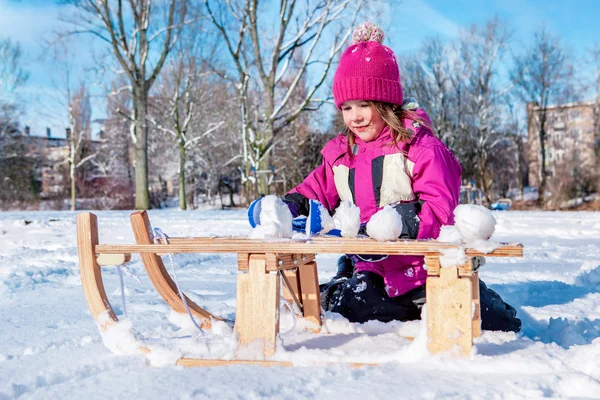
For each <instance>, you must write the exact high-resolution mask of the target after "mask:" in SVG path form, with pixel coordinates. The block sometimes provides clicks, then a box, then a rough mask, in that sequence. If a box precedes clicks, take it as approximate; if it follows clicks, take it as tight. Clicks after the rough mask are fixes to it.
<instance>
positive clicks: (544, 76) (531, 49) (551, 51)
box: [511, 27, 573, 206]
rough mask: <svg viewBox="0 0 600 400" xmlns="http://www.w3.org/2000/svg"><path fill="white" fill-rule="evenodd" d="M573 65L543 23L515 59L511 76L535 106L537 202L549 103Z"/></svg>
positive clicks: (559, 92)
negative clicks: (537, 175) (538, 174)
mask: <svg viewBox="0 0 600 400" xmlns="http://www.w3.org/2000/svg"><path fill="white" fill-rule="evenodd" d="M572 76H573V69H572V67H571V65H570V64H569V62H568V55H567V54H566V52H565V50H564V49H563V48H562V45H561V43H560V39H559V38H556V37H554V36H552V35H550V34H549V33H548V31H547V30H546V28H545V27H542V28H541V29H540V30H538V31H537V32H536V33H535V34H534V37H533V42H532V43H531V44H530V45H529V46H527V47H526V48H525V49H524V52H523V53H522V54H521V55H519V56H517V57H516V59H515V66H514V69H513V70H512V72H511V77H512V80H513V82H514V83H515V85H516V89H517V93H518V94H519V96H520V98H521V99H522V100H523V101H525V102H527V103H534V104H536V106H537V111H536V114H535V116H536V118H532V120H531V123H534V124H536V128H537V131H538V137H537V139H538V141H539V149H540V154H539V158H540V160H541V162H540V168H539V173H540V177H539V178H540V182H539V187H538V193H539V196H538V205H539V206H542V205H543V204H544V193H545V191H546V185H547V176H546V175H547V172H546V158H547V157H546V156H547V155H546V140H547V138H546V132H547V124H548V105H549V104H550V103H551V102H553V101H557V100H558V99H560V97H561V95H562V94H563V93H564V92H565V89H566V88H567V87H568V86H569V82H570V79H571V77H572Z"/></svg>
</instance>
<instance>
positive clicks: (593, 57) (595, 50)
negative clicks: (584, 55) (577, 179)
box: [589, 42, 600, 190]
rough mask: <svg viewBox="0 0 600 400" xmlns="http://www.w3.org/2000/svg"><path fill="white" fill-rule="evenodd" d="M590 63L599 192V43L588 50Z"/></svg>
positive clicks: (599, 188) (597, 187)
mask: <svg viewBox="0 0 600 400" xmlns="http://www.w3.org/2000/svg"><path fill="white" fill-rule="evenodd" d="M589 59H590V61H591V62H592V66H593V72H592V74H593V75H592V79H591V83H592V88H593V101H594V150H595V155H596V166H595V167H596V168H595V169H596V190H600V42H596V43H595V44H594V46H593V47H592V48H591V49H590V50H589Z"/></svg>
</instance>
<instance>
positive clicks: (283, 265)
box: [238, 253, 315, 271]
mask: <svg viewBox="0 0 600 400" xmlns="http://www.w3.org/2000/svg"><path fill="white" fill-rule="evenodd" d="M269 254H270V255H269ZM248 256H249V254H248V253H238V270H239V271H247V270H248ZM265 256H267V257H270V260H269V261H267V271H283V270H288V269H294V268H298V267H300V266H302V265H304V264H308V263H309V262H312V261H314V260H315V255H314V254H277V253H267V254H266V255H265ZM275 261H276V262H275Z"/></svg>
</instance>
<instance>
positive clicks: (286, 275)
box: [281, 268, 303, 313]
mask: <svg viewBox="0 0 600 400" xmlns="http://www.w3.org/2000/svg"><path fill="white" fill-rule="evenodd" d="M281 279H282V280H283V282H284V285H283V298H284V299H285V300H286V301H287V302H288V303H290V304H294V303H296V305H297V306H298V309H299V310H300V312H302V313H303V306H302V293H301V292H300V275H299V273H298V268H294V269H288V270H283V271H281Z"/></svg>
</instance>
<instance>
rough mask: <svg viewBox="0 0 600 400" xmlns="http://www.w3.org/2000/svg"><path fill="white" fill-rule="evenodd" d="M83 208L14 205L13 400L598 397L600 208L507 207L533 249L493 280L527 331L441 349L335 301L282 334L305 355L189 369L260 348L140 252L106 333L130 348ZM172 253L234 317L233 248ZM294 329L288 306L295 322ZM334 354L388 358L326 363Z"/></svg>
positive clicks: (202, 215) (10, 248)
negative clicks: (150, 273)
mask: <svg viewBox="0 0 600 400" xmlns="http://www.w3.org/2000/svg"><path fill="white" fill-rule="evenodd" d="M96 214H97V215H98V223H99V228H100V235H99V236H100V243H133V235H132V232H131V228H130V226H129V213H128V212H116V211H111V212H96ZM75 215H76V214H75V213H73V212H4V213H0V308H1V312H0V321H1V322H0V324H1V325H0V377H1V378H0V399H13V398H27V399H56V398H60V399H80V398H85V399H86V400H89V399H105V398H111V399H113V398H114V399H129V398H147V399H160V398H167V397H168V398H177V399H192V398H193V399H196V398H197V399H214V398H218V399H242V398H243V399H295V398H301V399H306V398H323V399H344V400H346V399H361V400H365V399H378V398H382V399H383V398H385V399H388V398H391V397H400V398H411V399H412V398H426V399H464V398H469V399H490V398H493V399H521V398H600V338H599V336H600V213H594V212H519V211H508V212H497V213H496V212H495V213H493V215H494V217H495V219H496V220H497V225H496V231H495V234H494V237H493V240H495V241H498V242H521V243H523V245H524V257H523V258H522V259H518V258H488V260H487V263H486V265H485V266H484V267H482V269H481V271H480V277H481V278H482V279H483V280H484V281H485V282H486V283H487V284H488V286H489V287H490V288H492V289H493V290H495V291H497V292H498V293H499V294H500V295H501V296H502V297H503V298H504V299H505V300H506V301H507V302H509V303H510V304H512V305H513V306H515V307H516V309H517V311H518V315H519V317H520V318H521V319H522V321H523V330H522V332H521V333H519V334H513V333H502V332H484V333H483V335H482V336H481V337H480V338H477V339H475V349H474V352H473V354H472V356H471V357H470V358H466V359H457V358H452V357H450V356H448V355H437V356H433V355H430V354H428V353H427V351H426V335H425V327H424V326H423V324H422V323H421V321H413V322H406V323H401V322H393V323H387V324H384V323H380V322H374V321H371V322H368V323H366V324H362V325H361V324H351V323H349V322H348V321H347V320H345V319H344V318H343V317H341V316H339V315H337V314H333V313H327V314H326V319H325V322H324V327H323V333H321V334H314V333H312V332H311V331H310V330H308V329H306V328H307V327H310V326H309V324H308V323H307V322H305V321H302V320H299V321H297V323H296V326H295V328H294V329H293V330H292V332H290V333H289V334H287V335H282V336H281V337H280V339H279V343H278V346H279V349H278V351H277V352H276V354H275V356H274V357H275V358H276V359H279V360H289V361H292V362H293V363H295V364H296V365H297V366H294V367H289V368H286V367H271V368H264V367H259V366H240V365H237V366H235V365H234V366H226V367H212V368H190V369H185V368H182V367H176V366H172V365H171V363H172V362H173V359H174V358H177V357H178V356H191V357H194V356H195V357H207V358H216V357H221V358H231V357H234V356H235V355H236V354H238V355H240V354H242V355H244V356H246V357H255V356H258V355H259V351H257V349H256V348H253V347H252V346H249V347H248V348H246V349H239V348H238V347H237V344H236V340H235V334H234V332H233V331H232V330H231V328H230V326H229V325H228V324H226V323H220V324H215V327H214V328H213V329H212V330H211V331H206V335H205V336H202V335H201V334H199V332H197V331H196V330H195V328H194V327H193V325H192V324H191V323H189V321H188V322H186V320H185V318H186V316H184V315H177V314H175V315H174V314H173V313H172V312H171V311H170V308H169V307H168V306H167V305H166V304H165V303H164V302H163V300H162V299H161V298H160V296H159V295H158V293H157V292H156V291H155V290H154V289H153V287H152V285H151V284H150V282H149V280H148V277H147V276H146V275H145V273H144V268H143V266H142V264H141V261H140V258H139V256H138V255H134V256H133V259H132V261H131V263H129V266H130V269H131V271H132V272H133V274H135V275H136V276H137V277H139V278H140V280H141V283H138V282H137V281H136V280H135V279H133V278H131V277H127V276H126V277H125V297H126V300H127V312H128V317H127V318H126V317H125V316H124V315H122V312H123V307H122V306H121V301H120V296H121V294H120V285H119V275H118V273H117V269H116V267H104V268H103V269H102V270H103V277H104V285H105V289H106V292H107V294H108V296H109V299H110V301H111V304H112V305H113V308H114V309H115V312H116V313H117V316H118V317H119V318H120V320H121V322H120V323H119V326H118V327H114V329H115V330H113V327H109V328H108V333H106V332H105V335H104V336H105V337H104V340H105V341H107V344H108V345H111V346H116V347H117V348H118V349H120V350H121V352H122V353H126V354H114V353H113V352H111V351H110V350H109V349H108V348H107V347H106V346H105V345H104V344H103V337H102V336H101V334H100V332H99V330H98V328H97V326H96V323H95V322H94V321H93V319H92V317H91V314H90V312H89V310H88V306H87V304H86V302H85V298H84V296H83V292H82V287H81V282H80V279H79V268H78V255H77V240H76V226H75ZM150 220H151V221H152V223H153V225H154V227H160V228H161V229H162V230H163V231H164V232H165V233H166V234H168V235H170V236H215V235H219V236H228V235H236V236H237V235H248V234H249V233H250V230H251V229H250V227H249V225H248V223H247V220H246V211H245V210H229V211H226V210H225V211H222V210H198V211H188V212H180V211H176V210H157V211H150ZM336 259H337V255H333V254H323V255H318V256H317V262H318V265H319V278H320V281H321V282H326V281H328V280H329V279H330V278H331V276H333V275H334V274H335V272H336ZM174 261H175V264H176V268H177V275H178V279H179V283H180V284H181V286H182V288H183V290H184V291H185V293H186V294H187V295H188V296H189V297H190V298H191V299H192V300H194V301H195V302H197V303H198V304H200V305H202V306H203V307H205V308H207V309H208V310H209V311H211V312H213V313H215V314H218V315H220V316H223V317H225V318H227V319H230V320H232V319H234V318H235V302H236V292H235V287H236V275H237V256H236V255H235V254H179V255H176V256H174ZM292 326H293V318H292V317H291V314H290V313H289V311H287V310H286V309H285V308H282V310H281V331H282V332H285V331H286V330H288V329H289V328H291V327H292ZM402 335H404V336H413V337H415V338H416V339H415V340H414V341H412V342H411V341H409V340H407V339H405V338H404V337H403V336H402ZM123 340H125V342H123ZM139 344H142V345H144V346H146V347H149V348H150V349H151V350H152V359H149V358H147V357H146V356H144V355H141V354H140V353H139V352H138V351H137V350H136V349H137V346H138V345H139ZM255 347H256V346H255ZM258 347H260V346H258ZM326 361H329V362H331V361H362V362H382V363H383V364H382V365H379V366H372V367H363V368H351V367H348V366H345V365H342V364H338V365H329V366H326V365H315V363H316V362H326ZM152 365H162V366H160V367H157V366H152ZM390 396H391V397H390Z"/></svg>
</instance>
